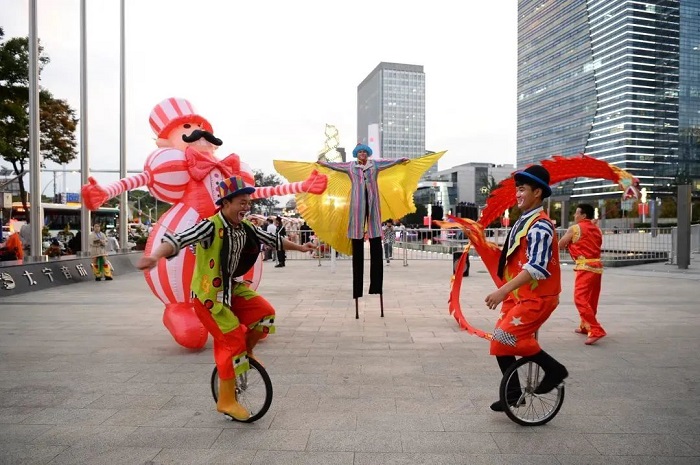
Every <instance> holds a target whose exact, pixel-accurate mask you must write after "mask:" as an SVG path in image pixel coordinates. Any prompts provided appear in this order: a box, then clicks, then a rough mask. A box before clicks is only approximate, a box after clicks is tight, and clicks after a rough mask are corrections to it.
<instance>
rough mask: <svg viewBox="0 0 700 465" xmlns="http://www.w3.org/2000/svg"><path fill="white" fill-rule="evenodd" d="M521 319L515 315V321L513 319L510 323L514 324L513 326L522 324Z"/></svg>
mask: <svg viewBox="0 0 700 465" xmlns="http://www.w3.org/2000/svg"><path fill="white" fill-rule="evenodd" d="M520 319H521V318H520V317H513V321H511V322H510V324H512V325H513V326H520V325H521V324H523V322H522V321H520Z"/></svg>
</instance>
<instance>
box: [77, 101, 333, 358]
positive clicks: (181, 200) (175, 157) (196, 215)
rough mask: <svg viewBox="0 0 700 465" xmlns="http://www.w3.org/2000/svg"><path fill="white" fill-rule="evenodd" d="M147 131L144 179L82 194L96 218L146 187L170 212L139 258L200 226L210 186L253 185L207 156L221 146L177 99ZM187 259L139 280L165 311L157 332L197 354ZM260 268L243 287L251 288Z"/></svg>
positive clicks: (301, 185) (200, 340)
mask: <svg viewBox="0 0 700 465" xmlns="http://www.w3.org/2000/svg"><path fill="white" fill-rule="evenodd" d="M150 124H151V129H152V130H153V133H154V134H155V135H156V137H157V139H156V145H157V146H158V149H157V150H155V151H154V152H153V153H151V154H150V155H149V157H148V158H147V159H146V162H145V165H144V169H143V172H142V173H140V174H138V175H136V176H131V177H128V178H124V179H120V180H119V181H117V182H115V183H112V184H109V185H106V186H100V185H99V184H97V182H96V181H95V180H94V179H93V178H89V183H88V184H86V185H85V186H83V188H82V199H83V203H84V204H85V206H86V207H87V208H89V209H90V210H96V209H97V208H99V207H100V206H101V205H102V204H103V203H104V202H106V201H107V200H108V199H111V198H112V197H115V196H117V195H119V194H121V193H123V192H126V191H129V190H132V189H135V188H138V187H143V186H146V187H148V189H149V191H150V193H151V194H152V195H153V196H154V197H155V198H157V199H158V200H161V201H163V202H168V203H170V204H172V207H171V208H170V209H169V210H168V211H167V212H165V213H164V214H163V215H162V216H161V217H160V218H159V220H158V223H157V224H156V226H155V227H154V228H153V231H152V232H151V234H150V236H149V238H148V242H147V243H146V254H150V253H151V250H152V249H153V248H154V247H157V246H158V245H159V244H160V242H161V238H162V237H163V234H164V233H165V232H166V231H171V232H179V231H183V230H185V229H187V228H189V227H190V226H192V225H194V224H195V223H197V222H199V221H200V220H201V219H202V218H208V217H210V216H212V215H213V214H214V213H216V206H215V204H214V202H215V201H216V200H217V199H218V197H219V194H218V189H217V185H218V183H219V182H220V181H222V180H224V179H228V178H230V177H232V176H239V177H242V178H243V179H244V180H245V182H246V183H247V184H249V185H255V178H254V176H253V173H252V171H251V169H250V168H249V167H248V165H246V164H245V163H243V162H241V160H240V158H239V157H238V155H236V154H231V155H229V156H228V157H226V158H224V159H223V160H220V159H218V158H216V157H215V156H214V151H215V150H216V149H217V148H218V147H219V146H221V144H222V142H221V140H220V139H218V138H216V137H215V136H214V134H213V129H212V126H211V124H210V123H209V121H207V119H206V118H204V117H203V116H201V115H199V114H197V112H196V111H195V109H194V107H193V106H192V104H190V102H188V101H187V100H185V99H181V98H169V99H166V100H163V101H162V102H160V103H159V104H158V105H156V106H155V107H154V108H153V111H151V115H150ZM326 183H327V178H326V177H325V176H324V175H320V174H318V173H317V172H313V173H310V174H309V176H308V177H307V178H306V179H305V180H303V181H302V182H296V183H292V184H284V185H280V186H274V187H258V188H256V190H255V194H253V196H252V197H253V198H266V197H271V196H273V195H287V194H295V193H300V192H304V193H315V194H320V193H322V192H323V191H325V189H326ZM194 262H195V258H194V254H193V252H192V251H191V250H189V249H187V250H185V251H183V252H182V253H180V254H179V255H178V256H177V257H175V258H173V259H172V260H161V261H160V262H159V263H158V266H157V267H155V268H153V269H152V270H149V271H146V272H144V274H145V277H146V282H147V283H148V286H149V287H150V288H151V291H153V293H154V294H155V295H156V297H158V298H159V299H160V300H161V301H162V302H163V303H164V304H165V311H164V313H163V324H164V325H165V327H166V328H168V331H170V333H171V334H172V336H173V338H175V341H177V343H178V344H180V345H182V346H184V347H186V348H189V349H199V348H202V347H204V345H205V344H206V341H207V331H206V329H205V328H204V326H203V325H202V323H200V321H199V319H198V318H197V316H196V315H195V313H194V309H193V307H192V302H191V300H190V290H189V285H190V282H191V280H192V273H193V271H194ZM261 272H262V263H261V262H260V261H259V262H258V263H257V264H256V266H255V267H254V268H253V269H252V270H251V272H250V273H249V274H247V275H246V276H245V277H244V279H246V280H248V281H250V282H251V287H252V288H253V289H255V288H257V285H258V283H259V281H260V277H261Z"/></svg>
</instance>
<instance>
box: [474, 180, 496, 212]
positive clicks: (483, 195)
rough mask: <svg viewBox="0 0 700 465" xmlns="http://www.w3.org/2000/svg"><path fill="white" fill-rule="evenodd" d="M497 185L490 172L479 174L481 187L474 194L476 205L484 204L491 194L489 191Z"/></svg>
mask: <svg viewBox="0 0 700 465" xmlns="http://www.w3.org/2000/svg"><path fill="white" fill-rule="evenodd" d="M497 187H498V183H497V182H496V180H495V179H494V178H493V176H491V175H490V174H484V175H483V176H481V187H480V188H479V190H478V192H477V194H476V203H477V205H485V204H486V200H487V199H488V198H489V195H491V192H493V191H494V190H495V189H496V188H497Z"/></svg>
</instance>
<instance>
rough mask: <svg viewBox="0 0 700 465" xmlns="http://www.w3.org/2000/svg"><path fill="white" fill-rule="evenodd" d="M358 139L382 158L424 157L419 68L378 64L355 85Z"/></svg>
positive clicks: (422, 82) (422, 77) (422, 79)
mask: <svg viewBox="0 0 700 465" xmlns="http://www.w3.org/2000/svg"><path fill="white" fill-rule="evenodd" d="M357 139H358V142H362V143H363V144H367V145H369V146H370V147H372V150H373V152H374V153H375V154H376V155H378V156H379V157H381V158H401V157H407V158H416V157H420V156H423V155H425V153H426V152H425V73H423V67H422V66H417V65H406V64H399V63H384V62H381V63H379V65H377V67H376V68H374V70H373V71H372V72H371V73H369V75H368V76H367V77H366V78H365V79H364V80H363V81H362V82H361V83H360V85H359V86H357ZM432 169H433V170H435V169H437V168H436V167H433V168H432Z"/></svg>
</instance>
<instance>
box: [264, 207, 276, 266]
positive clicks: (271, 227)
mask: <svg viewBox="0 0 700 465" xmlns="http://www.w3.org/2000/svg"><path fill="white" fill-rule="evenodd" d="M265 231H267V233H268V234H271V235H273V236H274V235H276V234H277V226H275V221H274V220H273V219H272V218H268V219H267V226H266V227H265ZM266 249H267V253H266V254H265V260H272V261H276V260H277V253H276V252H277V250H276V249H275V248H274V247H266Z"/></svg>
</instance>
